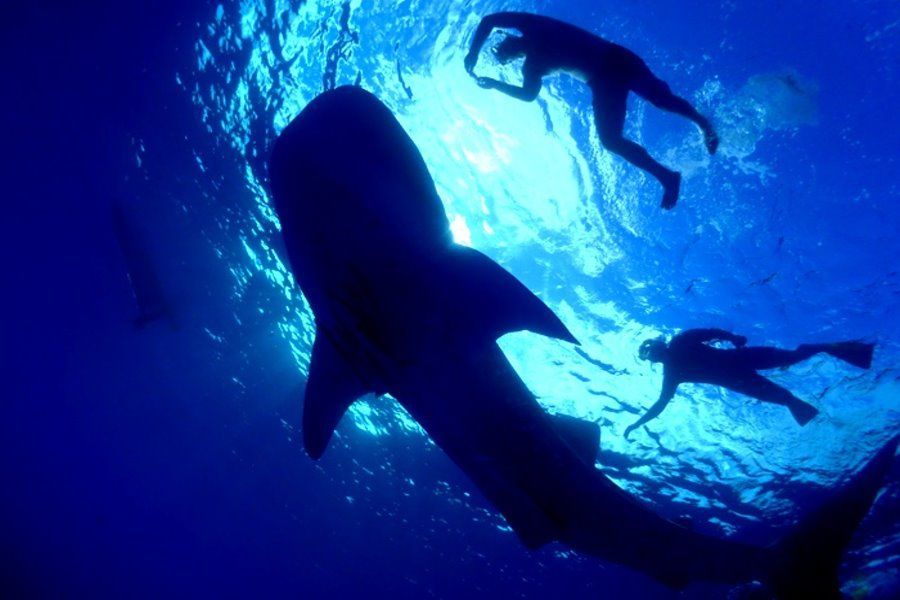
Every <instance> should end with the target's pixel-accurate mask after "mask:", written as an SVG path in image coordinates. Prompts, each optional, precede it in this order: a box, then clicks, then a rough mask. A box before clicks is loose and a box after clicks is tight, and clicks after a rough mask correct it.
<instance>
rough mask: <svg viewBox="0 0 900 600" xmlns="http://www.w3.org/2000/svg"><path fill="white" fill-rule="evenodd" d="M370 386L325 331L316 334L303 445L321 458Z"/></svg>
mask: <svg viewBox="0 0 900 600" xmlns="http://www.w3.org/2000/svg"><path fill="white" fill-rule="evenodd" d="M368 391H369V390H367V389H366V388H365V386H364V385H363V384H362V383H360V381H359V378H358V377H357V376H356V374H355V373H354V371H353V368H352V367H351V366H350V365H349V364H348V363H347V362H346V361H345V360H344V359H343V358H342V357H341V355H340V353H339V352H338V350H337V348H335V346H334V343H333V342H332V341H331V340H330V339H329V337H328V336H327V335H324V334H323V332H321V331H320V332H319V333H317V334H316V341H315V342H314V343H313V348H312V357H311V358H310V362H309V378H308V380H307V382H306V394H305V398H304V400H303V447H304V448H305V449H306V452H307V453H308V454H309V455H310V457H312V458H314V459H317V458H319V457H321V456H322V454H323V453H324V452H325V448H326V447H327V446H328V442H329V440H331V436H332V434H334V430H335V428H336V427H337V425H338V423H339V422H340V420H341V417H343V416H344V413H345V412H347V409H348V408H349V407H350V405H351V404H353V402H354V401H355V400H356V399H357V398H359V397H360V396H362V395H364V394H366V393H367V392H368Z"/></svg>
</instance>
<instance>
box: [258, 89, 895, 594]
mask: <svg viewBox="0 0 900 600" xmlns="http://www.w3.org/2000/svg"><path fill="white" fill-rule="evenodd" d="M269 167H270V176H271V186H272V192H273V196H274V203H275V209H276V212H277V214H278V217H279V219H280V222H281V227H282V233H283V236H284V240H285V243H286V247H287V254H288V258H289V261H290V265H291V268H292V270H293V273H294V276H295V278H296V281H297V283H298V284H299V286H300V288H301V290H302V292H303V293H304V295H305V297H306V299H307V300H308V302H309V304H310V306H311V308H312V311H313V314H314V316H315V323H316V338H315V342H314V344H313V349H312V357H311V360H310V366H309V378H308V381H307V385H306V391H305V399H304V407H303V443H304V446H305V449H306V451H307V452H308V453H309V455H310V456H311V457H312V458H314V459H316V458H319V457H320V456H321V455H322V453H323V452H324V451H325V448H326V446H327V444H328V441H329V439H330V438H331V436H332V433H333V432H334V429H335V427H336V426H337V424H338V422H339V421H340V419H341V417H342V416H343V414H344V413H345V411H346V410H347V408H348V407H349V406H350V405H351V404H352V403H353V402H354V401H355V400H356V399H358V398H359V397H361V396H363V395H365V394H368V393H375V394H385V393H389V394H390V395H391V396H393V397H394V398H396V400H397V401H398V402H400V404H402V405H403V407H404V408H405V409H406V410H407V411H408V412H409V414H410V415H412V417H413V418H415V419H416V421H418V422H419V424H420V425H421V426H422V427H423V428H424V429H425V431H427V432H428V434H429V435H430V436H431V438H432V439H433V440H434V441H435V443H436V444H437V445H438V446H439V447H440V448H441V449H442V450H443V451H444V452H446V453H447V455H449V457H450V458H451V459H452V460H453V461H454V462H455V463H456V464H457V465H458V466H459V467H460V468H461V469H462V470H463V471H464V472H465V473H466V475H467V476H468V477H469V478H470V479H471V480H472V481H473V482H474V483H475V485H476V486H477V487H478V489H479V490H480V491H481V492H482V494H483V495H484V497H485V498H486V499H487V500H488V501H489V502H490V503H491V504H492V505H493V506H494V507H496V509H497V510H498V511H499V512H500V513H501V514H502V515H503V517H504V518H505V519H506V521H507V522H508V523H509V525H510V526H511V527H512V528H513V530H514V531H515V532H516V534H517V535H518V537H519V538H520V539H521V540H522V542H523V543H524V544H525V545H526V546H527V547H529V548H537V547H539V546H542V545H544V544H546V543H548V542H550V541H554V540H555V541H560V542H563V543H565V544H568V545H569V546H571V547H572V548H574V549H575V550H577V551H580V552H583V553H587V554H591V555H595V556H597V557H600V558H601V559H604V560H608V561H612V562H616V563H620V564H623V565H626V566H628V567H631V568H633V569H636V570H639V571H641V572H643V573H646V574H647V575H649V576H651V577H653V578H655V579H656V580H658V581H660V582H662V583H664V584H666V585H668V586H670V587H674V588H680V587H683V586H685V585H687V584H688V583H690V582H692V581H696V580H709V581H717V582H723V583H743V582H749V581H762V582H763V583H764V584H766V585H768V587H769V589H770V590H771V591H773V592H774V593H775V594H776V595H777V596H778V597H782V598H798V597H803V598H808V597H817V598H827V597H836V596H838V595H839V591H838V579H837V567H838V564H839V561H840V556H841V554H842V552H843V549H844V548H845V546H846V545H847V543H848V542H849V540H850V537H851V535H852V533H853V531H854V530H855V528H856V526H857V525H858V523H859V521H860V520H861V519H862V518H863V517H864V516H865V514H866V513H867V511H868V509H869V507H870V505H871V503H872V501H873V499H874V496H875V494H876V492H877V490H878V489H879V487H880V485H881V481H882V478H883V476H884V474H885V472H886V471H887V469H888V467H889V466H890V464H891V461H892V460H893V457H894V450H895V448H896V445H897V439H896V438H895V439H893V440H891V441H890V442H889V443H888V444H887V445H885V446H884V447H883V448H882V450H881V451H880V452H879V453H878V454H877V455H876V457H875V458H874V459H872V460H871V461H870V462H869V463H868V464H867V465H866V466H865V467H864V468H863V469H862V470H861V471H860V472H859V473H857V474H856V476H855V477H854V478H853V479H852V480H851V481H850V482H849V484H848V485H847V486H845V488H844V489H843V490H842V491H841V492H840V493H838V494H836V495H835V496H833V497H832V498H831V500H829V501H827V502H825V503H824V504H823V505H822V507H821V508H819V509H818V510H817V511H815V512H814V513H813V514H811V515H809V516H808V517H807V518H806V520H804V521H803V522H801V524H800V525H799V526H798V527H797V528H796V529H795V530H794V532H793V533H792V534H790V535H788V536H787V537H786V538H785V539H784V540H782V541H781V542H780V543H779V544H775V545H772V546H769V547H757V546H751V545H746V544H741V543H737V542H733V541H729V540H724V539H717V538H713V537H709V536H705V535H701V534H698V533H695V532H693V531H691V530H690V529H688V528H685V527H683V526H681V525H678V524H676V523H673V522H671V521H668V520H666V519H663V518H662V517H660V516H658V515H656V514H655V513H653V512H652V511H651V510H649V509H648V508H647V507H645V506H643V505H642V504H640V503H639V502H637V501H636V500H635V499H633V498H631V497H630V496H629V495H628V494H626V493H625V492H624V491H623V490H622V489H620V488H619V487H617V486H616V485H615V484H614V483H613V482H612V481H611V480H609V479H608V478H606V477H605V476H604V475H603V474H602V473H601V472H600V471H599V470H597V469H596V468H595V466H594V457H595V454H596V446H597V441H596V434H597V432H596V431H595V430H594V429H593V428H594V427H596V426H594V425H593V424H584V423H581V424H577V423H575V422H573V421H572V420H565V419H553V418H551V417H550V416H549V415H548V414H547V413H546V412H545V411H544V410H543V409H542V408H541V406H540V405H539V404H538V402H537V400H536V399H535V397H534V396H533V395H532V394H531V392H530V391H529V390H528V389H527V388H526V386H525V384H524V383H523V382H522V380H521V379H520V378H519V376H518V374H517V373H516V372H515V370H514V369H513V368H512V366H511V365H510V363H509V362H508V361H507V359H506V357H505V356H504V354H503V352H502V351H501V350H500V348H499V347H498V345H497V343H496V340H497V338H498V337H499V336H501V335H503V334H505V333H508V332H512V331H520V330H529V331H533V332H535V333H539V334H542V335H546V336H551V337H555V338H558V339H561V340H565V341H568V342H572V343H577V341H576V340H575V338H574V336H573V335H572V334H571V333H570V332H569V330H568V329H566V327H565V325H563V323H562V322H561V321H560V320H559V319H558V318H557V317H556V315H554V314H553V312H552V311H551V310H550V309H549V308H548V307H547V306H546V305H545V304H544V303H543V302H541V301H540V300H539V299H538V298H537V297H536V296H535V295H534V294H532V293H531V292H530V291H529V290H528V289H527V288H525V286H524V285H522V284H521V283H520V282H519V281H518V280H517V279H515V277H513V276H512V275H511V274H509V273H508V272H507V271H505V270H504V269H502V268H501V267H500V266H499V265H497V264H496V263H494V262H493V261H491V260H490V259H489V258H487V257H486V256H484V255H483V254H481V253H479V252H478V251H476V250H473V249H471V248H466V247H463V246H459V245H456V244H454V243H453V241H452V239H451V235H450V228H449V223H448V221H447V217H446V215H445V213H444V210H443V205H442V203H441V201H440V198H439V197H438V194H437V191H436V189H435V185H434V182H433V180H432V178H431V176H430V174H429V172H428V169H427V167H426V165H425V162H424V160H423V158H422V156H421V155H420V153H419V151H418V149H417V148H416V146H415V144H414V143H413V142H412V140H411V139H410V138H409V136H408V135H407V134H406V132H405V131H404V130H403V128H402V127H401V125H400V124H399V123H398V122H397V120H396V119H395V118H394V116H393V115H392V114H391V112H390V111H389V110H388V109H387V107H385V106H384V105H383V104H382V103H381V102H379V101H378V99H377V98H376V97H375V96H373V95H372V94H370V93H368V92H365V91H363V90H362V89H360V88H356V87H343V88H337V89H335V90H331V91H328V92H325V93H323V94H322V95H320V96H318V97H317V98H315V99H314V100H313V101H312V102H310V103H309V104H308V105H307V106H306V108H304V109H303V111H302V112H301V113H300V114H299V115H298V116H297V117H296V118H295V119H294V120H293V121H292V122H291V123H290V124H289V125H288V126H287V127H286V128H285V129H284V131H283V132H282V133H281V134H280V135H279V137H278V138H277V140H276V141H275V145H274V149H273V152H272V156H271V159H270V165H269ZM592 437H593V439H592Z"/></svg>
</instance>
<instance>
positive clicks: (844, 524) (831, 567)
mask: <svg viewBox="0 0 900 600" xmlns="http://www.w3.org/2000/svg"><path fill="white" fill-rule="evenodd" d="M898 440H900V436H897V437H895V438H893V439H892V440H891V441H890V442H888V443H887V444H885V445H884V446H883V447H882V448H881V450H879V451H878V453H877V454H876V455H875V457H874V458H873V459H872V460H870V461H869V462H868V463H867V464H866V465H865V466H864V467H863V468H862V470H861V471H860V472H859V473H857V474H856V475H855V476H854V477H853V479H851V480H850V482H849V483H848V484H847V485H846V486H845V487H844V489H843V490H841V491H840V492H839V493H838V494H837V495H835V496H834V497H832V498H831V499H830V500H828V501H827V502H826V503H825V504H824V505H822V506H820V507H819V508H818V509H817V510H816V511H814V512H813V513H812V514H811V515H809V516H807V517H806V518H805V519H804V520H803V521H801V522H800V524H799V526H798V527H797V529H796V530H795V531H794V532H793V533H791V534H790V535H788V537H786V538H785V539H784V540H782V541H781V542H780V543H778V544H777V545H776V546H775V547H774V557H775V564H774V569H772V571H771V573H770V576H769V577H768V579H767V581H766V582H765V583H766V584H767V585H768V586H769V588H770V589H771V590H772V591H773V592H774V593H775V596H776V597H777V598H779V599H781V600H791V599H794V598H840V597H841V593H840V589H839V582H838V567H839V566H840V560H841V556H842V555H843V553H844V550H845V548H846V547H847V545H848V544H849V543H850V539H851V538H852V537H853V532H854V531H855V530H856V528H857V526H858V525H859V523H860V521H862V520H863V518H864V517H865V516H866V514H867V513H868V512H869V508H870V507H871V506H872V502H873V501H874V500H875V496H876V494H877V493H878V490H879V489H881V485H882V481H883V479H884V476H885V474H886V473H887V471H888V469H889V468H890V467H891V463H892V462H893V459H894V452H895V451H896V449H897V442H898Z"/></svg>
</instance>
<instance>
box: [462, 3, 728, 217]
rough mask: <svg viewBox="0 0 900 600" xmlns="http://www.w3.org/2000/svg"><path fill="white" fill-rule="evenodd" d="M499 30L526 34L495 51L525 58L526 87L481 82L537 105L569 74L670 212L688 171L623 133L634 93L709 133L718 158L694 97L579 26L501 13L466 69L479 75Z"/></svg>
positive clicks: (476, 42) (606, 142)
mask: <svg viewBox="0 0 900 600" xmlns="http://www.w3.org/2000/svg"><path fill="white" fill-rule="evenodd" d="M498 27H500V28H510V29H516V30H518V31H520V32H521V33H522V35H521V37H520V36H513V35H507V36H506V37H505V38H504V39H503V41H501V42H500V43H499V44H498V45H497V46H496V48H495V50H494V53H495V55H496V57H497V59H498V60H499V61H500V62H502V63H507V62H509V61H511V60H514V59H517V58H522V57H524V58H525V62H524V65H523V67H522V68H523V73H522V77H523V82H522V87H517V86H514V85H510V84H508V83H504V82H502V81H498V80H496V79H492V78H490V77H476V80H477V81H478V85H480V86H481V87H483V88H487V89H495V90H499V91H501V92H503V93H504V94H508V95H510V96H512V97H513V98H518V99H520V100H525V101H531V100H534V99H535V98H537V96H538V93H539V92H540V91H541V79H542V78H543V77H544V76H545V75H548V74H550V73H553V72H566V73H569V74H571V75H574V76H575V77H578V78H580V79H582V80H584V81H585V82H586V83H587V84H588V86H589V87H590V88H591V92H593V96H594V118H595V119H596V122H597V131H598V133H599V135H600V142H601V143H602V144H603V147H604V148H606V149H607V150H609V151H610V152H613V153H615V154H618V155H619V156H621V157H622V158H624V159H625V160H627V161H628V162H630V163H631V164H633V165H634V166H636V167H638V168H639V169H643V170H644V171H646V172H647V173H649V174H650V175H652V176H653V177H655V178H656V179H657V180H658V181H659V182H660V183H661V184H662V186H663V190H664V193H663V199H662V207H663V208H665V209H670V208H673V207H674V206H675V203H676V202H677V201H678V193H679V189H680V187H681V174H680V173H678V172H677V171H673V170H671V169H668V168H666V167H664V166H663V165H661V164H660V163H659V162H657V161H656V160H655V159H654V158H653V157H652V156H650V154H649V153H648V152H647V151H646V150H645V149H644V148H643V147H642V146H640V145H639V144H636V143H635V142H633V141H631V140H628V139H625V138H624V137H623V136H622V128H623V126H624V125H625V109H626V101H627V99H628V92H634V93H635V94H637V95H638V96H640V97H641V98H644V99H645V100H647V101H648V102H650V103H652V104H653V105H654V106H656V107H658V108H661V109H662V110H665V111H669V112H672V113H675V114H678V115H681V116H683V117H686V118H688V119H690V120H691V121H693V122H694V123H696V124H697V126H698V127H700V129H701V130H702V131H703V135H704V139H705V143H706V148H707V150H708V151H709V153H710V154H713V153H715V151H716V148H717V147H718V144H719V138H718V136H717V135H716V132H715V130H714V129H713V127H712V125H711V124H710V122H709V120H708V119H707V118H706V117H704V116H703V115H701V114H700V113H698V112H697V110H696V109H695V108H694V107H693V106H691V104H690V103H689V102H688V101H687V100H685V99H684V98H680V97H678V96H676V95H675V94H673V93H672V90H670V89H669V86H668V84H666V82H665V81H663V80H661V79H659V78H658V77H657V76H656V75H654V74H653V73H652V72H651V71H650V69H649V68H648V67H647V65H646V64H645V63H644V61H643V60H641V58H640V57H639V56H637V55H636V54H635V53H634V52H632V51H631V50H628V49H627V48H623V47H622V46H619V45H617V44H613V43H612V42H609V41H607V40H604V39H603V38H601V37H599V36H597V35H595V34H593V33H590V32H587V31H585V30H583V29H580V28H578V27H575V26H574V25H570V24H568V23H564V22H562V21H557V20H556V19H551V18H549V17H543V16H539V15H533V14H528V13H519V12H500V13H495V14H492V15H488V16H486V17H484V19H482V20H481V23H480V24H479V25H478V29H476V31H475V36H474V38H473V39H472V45H471V48H470V49H469V54H468V55H467V56H466V58H465V66H466V70H467V71H468V72H469V73H470V74H471V75H472V76H473V77H474V76H475V64H476V63H477V62H478V54H479V53H480V52H481V47H482V46H483V45H484V43H485V41H486V40H487V38H488V35H489V34H490V33H491V31H492V30H494V29H495V28H498Z"/></svg>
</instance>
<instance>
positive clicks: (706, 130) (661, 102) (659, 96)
mask: <svg viewBox="0 0 900 600" xmlns="http://www.w3.org/2000/svg"><path fill="white" fill-rule="evenodd" d="M636 70H637V71H638V72H637V73H635V74H634V77H633V83H632V89H633V90H634V93H635V94H637V95H638V96H640V97H641V98H643V99H645V100H647V101H648V102H650V103H651V104H653V106H655V107H657V108H660V109H662V110H665V111H668V112H671V113H675V114H676V115H681V116H683V117H686V118H687V119H690V120H691V121H693V122H694V123H696V125H697V127H699V128H700V130H701V131H702V132H703V140H704V143H705V144H706V149H707V151H709V153H710V154H715V152H716V149H717V148H718V147H719V136H718V135H717V134H716V131H715V129H713V126H712V123H710V122H709V119H707V118H706V117H704V116H703V115H701V114H700V113H699V112H697V109H695V108H694V107H693V105H691V103H690V102H688V101H687V100H685V99H684V98H682V97H680V96H676V95H675V94H673V93H672V90H671V88H669V84H667V83H666V82H665V81H663V80H662V79H660V78H658V77H657V76H656V75H654V74H653V73H652V72H651V71H650V69H648V68H647V66H646V65H645V64H643V61H642V62H641V63H640V65H638V66H637V67H636Z"/></svg>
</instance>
